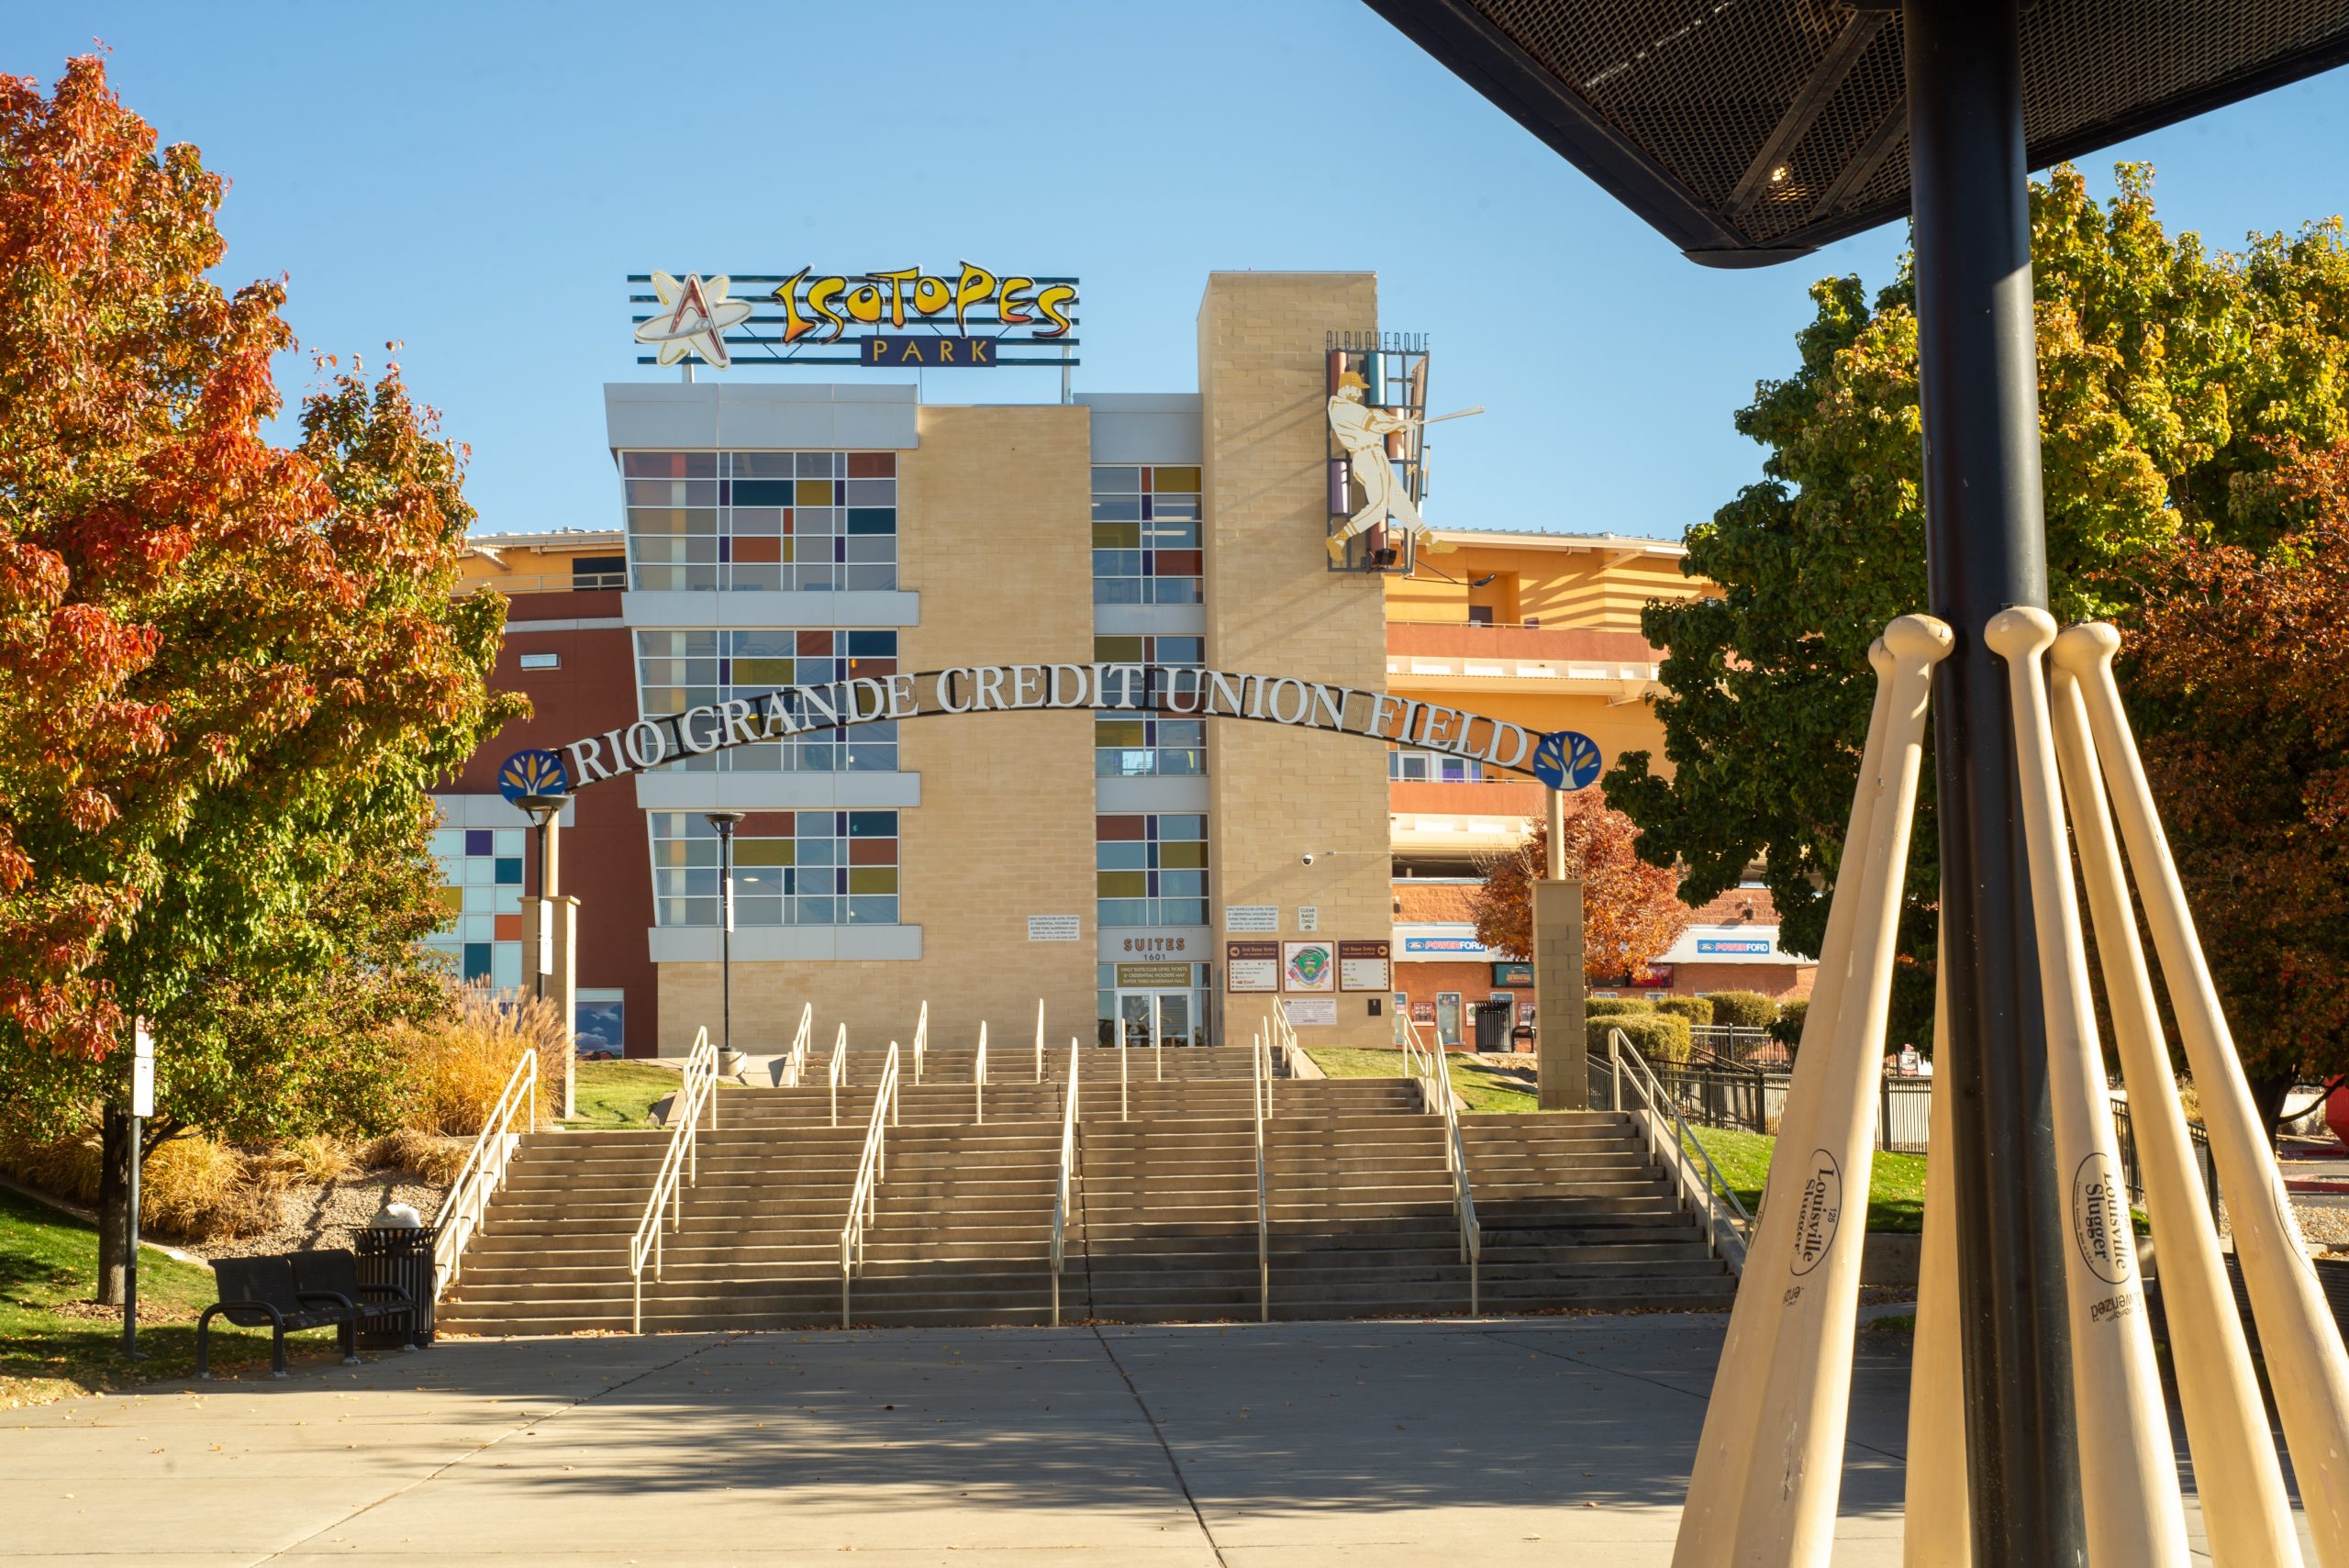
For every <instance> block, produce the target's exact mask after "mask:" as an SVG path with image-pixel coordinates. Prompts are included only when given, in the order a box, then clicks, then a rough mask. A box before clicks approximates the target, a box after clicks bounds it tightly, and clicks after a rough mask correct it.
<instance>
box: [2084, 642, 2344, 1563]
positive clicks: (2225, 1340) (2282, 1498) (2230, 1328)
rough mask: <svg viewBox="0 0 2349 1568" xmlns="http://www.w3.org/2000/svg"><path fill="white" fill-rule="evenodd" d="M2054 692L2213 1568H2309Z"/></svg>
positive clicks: (2113, 848)
mask: <svg viewBox="0 0 2349 1568" xmlns="http://www.w3.org/2000/svg"><path fill="white" fill-rule="evenodd" d="M2050 684H2051V688H2052V690H2051V694H2050V695H2051V701H2052V706H2053V708H2054V720H2055V761H2056V765H2057V766H2058V767H2059V768H2060V769H2061V770H2062V772H2063V775H2064V795H2065V800H2066V801H2067V802H2068V803H2069V805H2070V807H2071V817H2072V833H2073V837H2074V840H2075V841H2076V843H2077V845H2078V847H2079V855H2080V875H2081V880H2082V881H2083V882H2084V883H2085V884H2087V903H2088V917H2089V926H2090V929H2092V930H2094V931H2095V933H2096V951H2097V957H2098V960H2099V966H2100V967H2101V968H2102V969H2103V971H2104V994H2105V999H2106V1001H2107V1003H2108V1004H2109V1006H2110V1008H2111V1011H2112V1035H2113V1046H2114V1048H2115V1051H2116V1052H2117V1053H2118V1055H2119V1056H2120V1058H2121V1078H2122V1080H2123V1081H2124V1082H2125V1083H2126V1084H2128V1087H2129V1126H2130V1129H2131V1130H2132V1134H2133V1136H2134V1139H2135V1141H2136V1145H2137V1167H2138V1169H2139V1171H2140V1172H2141V1173H2143V1175H2142V1180H2143V1183H2144V1187H2145V1207H2146V1209H2147V1210H2148V1211H2149V1212H2150V1213H2151V1215H2152V1217H2153V1221H2154V1259H2155V1260H2156V1261H2157V1262H2159V1264H2160V1266H2161V1286H2162V1308H2163V1312H2164V1314H2165V1316H2166V1317H2167V1318H2168V1319H2169V1336H2170V1348H2171V1351H2173V1354H2172V1357H2171V1361H2172V1364H2173V1366H2174V1367H2175V1368H2176V1374H2177V1392H2178V1402H2179V1404H2180V1405H2181V1406H2183V1407H2184V1408H2185V1413H2186V1437H2187V1446H2188V1449H2189V1450H2190V1451H2192V1453H2193V1455H2194V1477H2195V1490H2196V1492H2197V1493H2198V1494H2199V1496H2200V1498H2201V1502H2202V1528H2203V1531H2204V1534H2205V1535H2206V1536H2207V1537H2208V1538H2209V1545H2210V1560H2211V1562H2214V1563H2216V1564H2218V1568H2299V1563H2300V1538H2299V1532H2298V1531H2297V1530H2296V1529H2293V1526H2292V1505H2291V1499H2290V1498H2289V1497H2288V1496H2286V1494H2285V1491H2284V1471H2283V1466H2282V1465H2281V1464H2279V1463H2278V1462H2277V1458H2276V1443H2275V1440H2274V1439H2273V1438H2271V1437H2270V1436H2269V1435H2268V1429H2267V1407H2266V1402H2265V1400H2264V1399H2263V1398H2262V1397H2261V1395H2260V1392H2259V1382H2258V1379H2257V1378H2256V1377H2255V1376H2254V1373H2253V1372H2252V1366H2251V1351H2250V1348H2249V1347H2248V1346H2247V1345H2246V1344H2245V1342H2244V1337H2243V1321H2242V1319H2241V1318H2239V1317H2237V1316H2236V1313H2235V1298H2234V1292H2233V1291H2232V1289H2230V1288H2229V1287H2228V1284H2227V1271H2226V1266H2225V1264H2224V1262H2222V1261H2221V1258H2220V1256H2219V1231H2218V1227H2217V1225H2216V1224H2215V1223H2213V1221H2212V1219H2211V1218H2210V1200H2209V1198H2208V1197H2207V1196H2206V1195H2204V1193H2203V1190H2202V1182H2201V1179H2200V1176H2199V1173H2197V1172H2196V1170H2195V1167H2194V1151H2193V1145H2192V1144H2191V1143H2190V1142H2189V1141H2188V1139H2187V1134H2186V1112H2185V1109H2184V1107H2183V1106H2180V1105H2179V1103H2178V1097H2177V1084H2176V1081H2175V1080H2173V1079H2172V1078H2171V1076H2170V1059H2169V1047H2168V1044H2167V1042H2166V1041H2165V1040H2164V1039H2163V1038H2162V1026H2161V1017H2160V1015H2159V1013H2158V1012H2156V1011H2155V1009H2154V983H2153V977H2152V976H2151V975H2150V974H2149V973H2147V972H2146V969H2145V950H2144V949H2143V947H2141V946H2140V945H2139V944H2138V941H2137V917H2136V914H2135V911H2134V910H2133V909H2132V907H2131V906H2130V902H2129V888H2128V884H2127V883H2126V882H2125V881H2124V880H2123V878H2122V874H2121V849H2120V846H2119V844H2117V843H2116V842H2115V841H2114V840H2113V836H2112V820H2111V817H2110V816H2109V815H2108V814H2107V808H2106V805H2105V798H2104V781H2103V780H2102V779H2101V778H2100V777H2099V776H2098V773H2097V758H2096V749H2095V746H2094V744H2093V743H2092V742H2091V741H2090V740H2089V738H2088V716H2087V707H2086V706H2084V705H2083V704H2082V702H2081V700H2080V687H2079V680H2078V677H2076V676H2075V675H2074V674H2073V673H2071V672H2070V671H2069V670H2063V669H2058V670H2057V671H2056V672H2055V675H2054V681H2053V682H2052V683H2050Z"/></svg>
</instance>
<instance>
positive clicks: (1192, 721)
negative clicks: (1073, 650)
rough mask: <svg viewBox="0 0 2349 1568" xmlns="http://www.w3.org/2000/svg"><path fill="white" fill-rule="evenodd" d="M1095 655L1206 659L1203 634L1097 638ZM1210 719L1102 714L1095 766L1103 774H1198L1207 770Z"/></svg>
mask: <svg viewBox="0 0 2349 1568" xmlns="http://www.w3.org/2000/svg"><path fill="white" fill-rule="evenodd" d="M1093 657H1094V658H1095V659H1096V660H1097V661H1099V662H1102V663H1107V664H1171V665H1188V666H1190V667H1192V668H1195V669H1196V668H1197V667H1199V666H1201V665H1204V664H1205V663H1206V662H1207V639H1205V638H1202V637H1097V638H1095V639H1093ZM1207 730H1208V727H1207V721H1206V720H1205V719H1198V718H1163V717H1158V716H1156V715H1154V714H1148V713H1140V712H1137V713H1130V714H1103V715H1102V716H1101V717H1098V718H1097V719H1096V720H1095V721H1094V725H1093V771H1094V773H1097V775H1099V776H1100V777H1102V778H1145V777H1151V776H1167V777H1179V776H1196V775H1197V774H1200V773H1206V772H1207V771H1208V750H1207V745H1208V736H1207Z"/></svg>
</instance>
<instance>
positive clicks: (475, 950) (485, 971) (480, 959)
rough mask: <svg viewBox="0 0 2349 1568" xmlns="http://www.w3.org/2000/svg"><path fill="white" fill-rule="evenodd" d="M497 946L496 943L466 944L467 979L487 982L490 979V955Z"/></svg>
mask: <svg viewBox="0 0 2349 1568" xmlns="http://www.w3.org/2000/svg"><path fill="white" fill-rule="evenodd" d="M496 946H497V944H496V943H495V942H467V943H466V944H465V978H466V979H468V980H487V979H488V978H489V969H490V953H491V952H492V951H493V950H495V948H496Z"/></svg>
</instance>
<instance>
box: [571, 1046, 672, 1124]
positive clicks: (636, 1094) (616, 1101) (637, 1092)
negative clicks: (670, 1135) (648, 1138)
mask: <svg viewBox="0 0 2349 1568" xmlns="http://www.w3.org/2000/svg"><path fill="white" fill-rule="evenodd" d="M683 1082H684V1079H682V1078H681V1077H680V1076H679V1075H678V1074H677V1073H673V1072H671V1071H670V1070H669V1069H668V1068H666V1067H650V1066H647V1065H646V1064H645V1063H643V1062H581V1063H579V1065H578V1066H577V1067H575V1068H573V1070H572V1077H571V1103H572V1108H573V1110H575V1111H577V1112H578V1113H579V1114H578V1115H576V1116H574V1117H573V1118H571V1119H570V1120H569V1121H566V1122H564V1123H563V1124H562V1125H563V1126H565V1127H575V1128H580V1129H585V1130H594V1129H598V1128H614V1127H651V1125H652V1102H653V1101H655V1100H657V1099H659V1098H660V1097H661V1096H662V1095H674V1094H675V1093H676V1092H677V1085H678V1084H681V1083H683Z"/></svg>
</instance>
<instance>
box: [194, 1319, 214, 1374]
mask: <svg viewBox="0 0 2349 1568" xmlns="http://www.w3.org/2000/svg"><path fill="white" fill-rule="evenodd" d="M213 1310H214V1309H213V1308H211V1307H206V1308H205V1309H204V1316H203V1317H201V1318H197V1319H196V1320H195V1376H196V1381H197V1382H199V1383H209V1382H210V1381H211V1380H212V1313H213Z"/></svg>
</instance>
